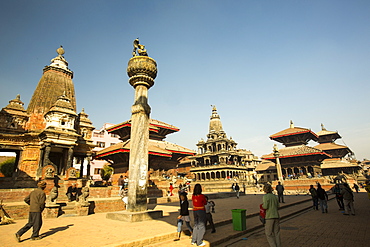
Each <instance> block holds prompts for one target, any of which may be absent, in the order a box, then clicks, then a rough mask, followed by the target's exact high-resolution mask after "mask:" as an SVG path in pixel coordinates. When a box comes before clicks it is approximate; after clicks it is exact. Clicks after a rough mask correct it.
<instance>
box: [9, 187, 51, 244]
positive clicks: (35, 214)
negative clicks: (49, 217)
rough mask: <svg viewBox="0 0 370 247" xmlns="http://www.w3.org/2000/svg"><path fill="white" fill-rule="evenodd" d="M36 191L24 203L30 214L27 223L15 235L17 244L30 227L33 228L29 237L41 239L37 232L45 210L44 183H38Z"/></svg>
mask: <svg viewBox="0 0 370 247" xmlns="http://www.w3.org/2000/svg"><path fill="white" fill-rule="evenodd" d="M37 187H38V188H37V189H35V190H34V191H32V192H31V193H30V194H29V195H28V196H27V197H26V198H25V199H24V201H25V202H26V203H27V204H29V205H30V213H29V218H28V223H27V224H26V225H25V226H24V227H22V228H21V229H20V230H19V231H18V232H17V233H16V234H15V238H16V239H17V241H18V242H21V236H22V235H23V234H24V233H25V232H27V231H28V230H29V229H31V227H33V233H32V236H31V239H32V240H39V239H41V238H40V236H39V232H40V229H41V226H42V216H41V213H42V211H43V210H44V208H45V200H46V195H45V192H44V189H45V188H46V182H44V181H40V182H38V184H37Z"/></svg>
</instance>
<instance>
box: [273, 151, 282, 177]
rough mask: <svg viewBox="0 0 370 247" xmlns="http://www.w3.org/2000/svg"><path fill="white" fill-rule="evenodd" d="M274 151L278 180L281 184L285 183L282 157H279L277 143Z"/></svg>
mask: <svg viewBox="0 0 370 247" xmlns="http://www.w3.org/2000/svg"><path fill="white" fill-rule="evenodd" d="M273 151H274V156H275V158H276V170H277V175H278V180H279V181H280V183H281V184H284V179H283V173H282V171H281V165H280V159H279V156H280V154H279V150H278V148H277V145H276V144H275V145H274V148H273Z"/></svg>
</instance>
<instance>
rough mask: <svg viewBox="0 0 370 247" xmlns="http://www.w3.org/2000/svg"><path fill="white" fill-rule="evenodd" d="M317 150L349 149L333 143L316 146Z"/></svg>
mask: <svg viewBox="0 0 370 247" xmlns="http://www.w3.org/2000/svg"><path fill="white" fill-rule="evenodd" d="M315 148H317V149H321V150H324V151H325V150H335V149H348V150H349V148H348V147H347V146H343V145H339V144H336V143H333V142H329V143H321V144H319V145H316V146H315Z"/></svg>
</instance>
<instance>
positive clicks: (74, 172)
mask: <svg viewBox="0 0 370 247" xmlns="http://www.w3.org/2000/svg"><path fill="white" fill-rule="evenodd" d="M76 176H77V172H76V169H71V170H70V171H69V177H70V178H76Z"/></svg>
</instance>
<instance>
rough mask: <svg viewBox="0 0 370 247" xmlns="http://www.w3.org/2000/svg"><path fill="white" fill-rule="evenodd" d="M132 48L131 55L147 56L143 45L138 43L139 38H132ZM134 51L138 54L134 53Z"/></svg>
mask: <svg viewBox="0 0 370 247" xmlns="http://www.w3.org/2000/svg"><path fill="white" fill-rule="evenodd" d="M133 45H134V50H133V51H132V56H133V57H135V56H148V53H147V52H146V49H145V45H142V44H140V42H139V38H137V39H135V40H134V44H133ZM136 51H137V53H138V55H137V54H136Z"/></svg>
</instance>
